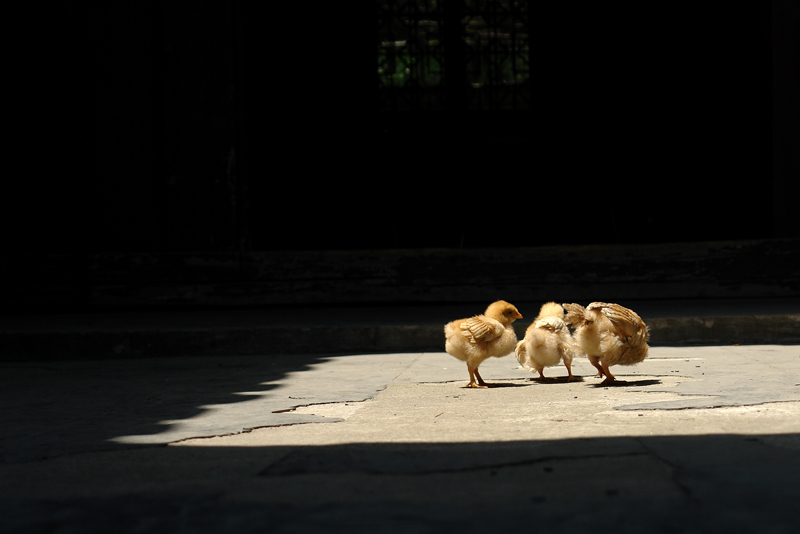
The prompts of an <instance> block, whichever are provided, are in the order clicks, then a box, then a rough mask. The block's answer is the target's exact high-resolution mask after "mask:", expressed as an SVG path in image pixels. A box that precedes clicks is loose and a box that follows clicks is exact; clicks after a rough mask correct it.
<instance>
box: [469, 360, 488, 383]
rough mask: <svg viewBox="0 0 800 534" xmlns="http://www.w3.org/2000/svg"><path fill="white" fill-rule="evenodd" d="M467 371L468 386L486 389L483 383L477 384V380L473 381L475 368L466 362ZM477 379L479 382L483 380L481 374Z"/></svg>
mask: <svg viewBox="0 0 800 534" xmlns="http://www.w3.org/2000/svg"><path fill="white" fill-rule="evenodd" d="M467 371H469V384H467V387H468V388H478V389H486V384H485V383H482V384H480V385H479V384H478V383H477V382H475V375H478V369H477V368H476V369H473V368H472V367H470V366H469V364H467ZM478 379H479V380H480V382H483V379H482V378H481V375H478Z"/></svg>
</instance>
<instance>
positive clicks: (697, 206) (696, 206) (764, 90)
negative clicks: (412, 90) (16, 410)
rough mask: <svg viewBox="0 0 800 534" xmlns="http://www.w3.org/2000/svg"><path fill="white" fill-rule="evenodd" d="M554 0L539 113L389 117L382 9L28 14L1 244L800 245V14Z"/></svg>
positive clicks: (68, 247)
mask: <svg viewBox="0 0 800 534" xmlns="http://www.w3.org/2000/svg"><path fill="white" fill-rule="evenodd" d="M262 4H263V5H262ZM295 4H296V3H295ZM455 4H457V3H447V2H445V3H444V5H445V8H448V5H455ZM293 5H294V4H293ZM326 5H327V4H326ZM557 6H558V7H554V6H552V5H551V6H547V7H541V6H540V5H539V3H536V4H531V5H530V6H528V12H529V19H528V21H527V24H528V25H529V26H530V28H529V29H530V50H531V57H532V67H531V69H532V73H531V77H530V81H529V84H530V91H531V93H530V94H531V100H530V102H531V104H530V106H529V107H527V108H523V109H518V110H516V111H514V112H511V113H509V112H501V111H496V112H493V111H491V110H488V111H486V110H483V111H480V112H477V111H475V110H469V109H464V108H463V107H459V106H458V105H457V104H452V105H450V106H444V107H443V108H442V109H439V110H435V111H432V112H423V111H420V110H413V109H412V110H402V111H386V110H381V109H380V108H379V106H378V104H377V102H378V95H377V88H376V77H375V68H376V67H375V57H376V36H375V30H374V28H375V18H376V17H375V14H374V11H373V10H372V9H366V8H364V9H365V11H361V10H360V9H356V8H347V9H346V10H344V11H343V10H341V9H340V7H339V6H335V7H331V6H328V7H323V8H318V7H313V8H310V7H308V6H304V5H296V7H290V8H287V7H276V6H274V5H272V4H269V5H266V4H264V3H259V4H258V7H256V6H254V5H251V3H244V2H237V1H228V2H211V1H191V2H189V1H183V2H181V1H171V2H141V1H136V2H133V1H119V2H107V3H97V4H96V5H91V3H89V4H86V3H79V5H74V6H70V7H69V8H64V7H60V8H56V9H57V10H58V11H53V10H51V9H49V10H48V11H47V12H31V11H32V10H31V11H28V10H26V11H27V12H26V13H25V14H23V15H19V16H18V17H17V18H16V21H17V22H18V23H19V25H18V33H17V36H18V37H17V41H16V42H17V46H16V49H15V50H16V52H18V53H15V55H14V58H13V60H12V62H11V69H10V80H11V82H9V83H10V84H12V85H13V86H14V88H15V89H16V90H17V91H18V93H16V92H15V97H14V98H10V99H9V100H8V101H7V107H8V108H9V110H10V112H11V113H13V114H15V116H17V117H19V122H18V123H17V122H15V123H14V124H15V125H17V126H15V127H13V128H11V130H12V131H10V132H9V133H10V134H11V136H12V137H13V138H14V141H13V142H12V145H11V153H12V154H13V155H12V156H11V158H10V159H11V160H12V161H13V163H14V164H20V169H19V170H18V171H15V172H14V173H13V177H12V178H10V181H11V182H12V184H11V187H10V190H9V194H8V196H7V201H9V202H8V203H9V204H10V205H9V206H8V208H7V209H6V213H5V215H6V217H7V221H8V222H7V223H6V224H5V233H6V240H5V241H6V244H7V248H8V250H27V251H36V252H42V251H47V252H81V253H84V252H87V253H88V252H132V253H138V252H162V251H185V250H195V251H198V250H199V251H230V250H277V249H331V248H344V249H347V248H420V247H457V246H466V247H485V246H538V245H554V244H556V245H557V244H581V243H606V242H608V243H616V242H621V243H637V242H644V243H647V242H668V241H699V240H717V239H722V240H727V239H750V238H772V237H791V236H798V235H800V224H799V223H798V222H797V218H796V217H794V215H793V214H794V211H795V206H796V202H797V199H798V186H797V177H798V174H800V164H798V155H797V154H798V150H797V147H798V145H799V144H800V143H799V142H798V140H799V139H800V138H799V137H798V126H797V125H798V123H800V112H798V96H797V95H798V92H797V87H798V55H797V51H798V35H797V30H796V28H797V27H798V23H799V22H800V16H799V15H798V8H797V4H796V3H795V2H789V1H785V0H775V1H773V2H771V3H756V4H752V5H748V7H744V8H742V7H732V6H730V5H728V4H720V5H714V6H713V7H711V6H705V5H695V4H693V3H687V4H686V5H681V6H679V7H675V6H674V4H648V5H647V6H643V5H641V4H631V5H630V6H627V7H625V8H619V7H617V8H608V7H607V6H602V7H590V8H587V7H585V6H580V7H577V6H575V7H573V6H571V5H562V4H561V3H558V4H557ZM609 214H613V217H610V216H609ZM482 221H491V226H489V225H486V224H479V223H480V222H482ZM608 221H616V223H615V224H609V222H608ZM542 225H546V226H548V227H549V230H548V231H546V232H543V231H538V230H537V228H539V227H541V226H542ZM556 225H558V228H559V229H558V230H553V227H554V226H556ZM495 228H501V229H502V232H500V234H499V235H498V232H497V231H496V230H495Z"/></svg>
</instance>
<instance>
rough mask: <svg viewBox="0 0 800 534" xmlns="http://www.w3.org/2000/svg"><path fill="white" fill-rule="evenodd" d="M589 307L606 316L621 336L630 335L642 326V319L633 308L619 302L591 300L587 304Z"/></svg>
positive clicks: (626, 336)
mask: <svg viewBox="0 0 800 534" xmlns="http://www.w3.org/2000/svg"><path fill="white" fill-rule="evenodd" d="M589 309H590V310H591V309H599V310H600V311H601V312H602V313H603V315H605V316H606V317H608V319H609V320H610V321H611V323H612V324H613V325H614V328H615V329H616V330H617V333H619V335H620V337H622V338H628V337H630V336H632V335H633V334H635V333H636V332H637V331H639V330H640V329H641V328H642V327H643V326H644V323H643V322H642V319H641V318H640V317H639V316H638V315H637V314H636V313H635V312H634V311H633V310H629V309H628V308H625V307H624V306H620V305H619V304H608V303H605V302H593V303H591V304H589Z"/></svg>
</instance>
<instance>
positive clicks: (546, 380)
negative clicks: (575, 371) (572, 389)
mask: <svg viewBox="0 0 800 534" xmlns="http://www.w3.org/2000/svg"><path fill="white" fill-rule="evenodd" d="M528 381H529V382H536V383H539V384H569V383H572V382H583V377H582V376H576V375H572V380H570V379H569V377H568V376H555V377H547V376H545V377H538V376H537V377H531V378H530V379H528Z"/></svg>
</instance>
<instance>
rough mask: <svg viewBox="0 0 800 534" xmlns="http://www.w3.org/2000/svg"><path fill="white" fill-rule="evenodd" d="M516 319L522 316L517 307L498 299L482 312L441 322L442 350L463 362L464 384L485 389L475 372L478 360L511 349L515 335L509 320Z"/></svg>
mask: <svg viewBox="0 0 800 534" xmlns="http://www.w3.org/2000/svg"><path fill="white" fill-rule="evenodd" d="M517 319H522V315H521V314H520V313H519V311H518V310H517V308H516V307H514V305H512V304H509V303H508V302H506V301H504V300H498V301H497V302H493V303H492V304H490V305H489V307H488V308H486V311H485V312H484V313H483V315H476V316H475V317H471V318H469V319H458V320H456V321H451V322H449V323H447V324H446V325H444V336H445V345H444V349H445V350H446V351H447V353H448V354H450V355H451V356H454V357H456V358H458V359H459V360H461V361H464V362H467V371H469V384H467V387H469V388H486V387H487V384H486V382H484V381H483V378H481V375H480V373H478V366H480V364H481V362H483V360H485V359H487V358H490V357H495V358H500V357H502V356H506V355H508V354H511V352H513V351H514V346H515V345H516V344H517V334H516V333H515V332H514V327H513V326H512V323H513V322H514V321H516V320H517ZM476 378H477V379H478V381H477V383H476V381H475V379H476Z"/></svg>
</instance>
